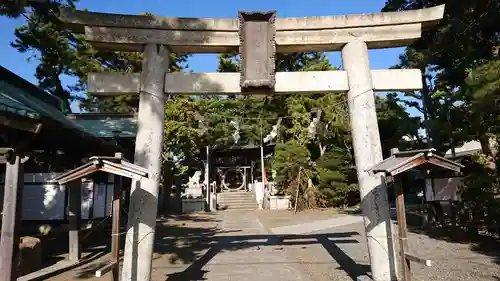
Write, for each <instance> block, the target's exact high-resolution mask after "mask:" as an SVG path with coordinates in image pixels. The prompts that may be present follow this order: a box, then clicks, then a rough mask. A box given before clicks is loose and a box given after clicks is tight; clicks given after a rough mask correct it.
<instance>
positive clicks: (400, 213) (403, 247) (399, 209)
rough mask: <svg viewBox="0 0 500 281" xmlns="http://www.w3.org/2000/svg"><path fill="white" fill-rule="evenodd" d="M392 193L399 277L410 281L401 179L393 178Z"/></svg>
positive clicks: (404, 280) (398, 177)
mask: <svg viewBox="0 0 500 281" xmlns="http://www.w3.org/2000/svg"><path fill="white" fill-rule="evenodd" d="M394 193H395V194H396V215H397V217H398V228H399V231H398V235H399V250H400V262H401V267H402V268H401V275H402V280H403V281H410V280H411V273H410V261H409V260H408V259H406V253H407V252H408V229H407V227H406V213H405V202H404V194H403V187H402V185H401V177H400V176H395V177H394Z"/></svg>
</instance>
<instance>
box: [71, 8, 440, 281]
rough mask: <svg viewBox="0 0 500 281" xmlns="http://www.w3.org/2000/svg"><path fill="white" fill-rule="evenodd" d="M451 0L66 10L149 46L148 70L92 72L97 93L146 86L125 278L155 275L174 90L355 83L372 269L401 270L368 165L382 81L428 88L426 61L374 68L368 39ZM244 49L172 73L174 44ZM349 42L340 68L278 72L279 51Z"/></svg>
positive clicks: (114, 45) (108, 35) (272, 90)
mask: <svg viewBox="0 0 500 281" xmlns="http://www.w3.org/2000/svg"><path fill="white" fill-rule="evenodd" d="M443 13H444V5H441V6H436V7H433V8H428V9H421V10H413V11H404V12H390V13H375V14H363V15H346V16H323V17H305V18H276V17H275V12H274V11H273V12H255V13H248V12H239V19H215V18H203V19H201V18H200V19H198V18H167V17H153V16H135V15H118V14H104V13H93V12H83V11H63V12H62V13H61V19H62V20H63V21H64V22H65V23H66V24H67V25H68V27H69V28H71V29H72V30H73V31H74V32H78V33H84V34H85V36H86V38H87V40H88V41H90V42H91V43H92V44H93V46H94V47H95V48H99V49H106V50H112V51H137V52H144V60H143V70H142V72H141V73H93V74H90V75H89V79H88V81H89V82H88V89H89V92H91V93H93V94H95V95H120V94H139V95H140V103H139V114H138V132H137V138H136V150H135V164H137V165H139V166H141V167H145V168H147V169H148V174H149V177H148V178H147V179H142V180H141V181H135V182H133V183H132V188H131V202H130V213H129V226H128V230H127V239H126V246H125V254H124V262H123V272H122V279H123V280H124V281H127V280H141V281H142V280H150V278H151V277H150V276H151V265H152V264H151V257H152V252H153V239H154V229H155V218H156V210H157V208H156V206H157V201H158V187H159V174H160V167H161V155H162V141H163V124H164V102H165V98H164V97H165V96H166V95H167V94H193V95H194V94H218V95H220V94H246V93H269V94H286V93H308V94H309V93H326V92H347V97H348V104H349V115H350V122H351V129H352V136H353V147H354V153H355V161H356V169H357V174H358V180H359V186H360V193H361V199H362V209H363V214H364V216H365V227H366V236H367V240H368V250H369V254H370V263H371V271H372V276H373V279H374V280H375V281H388V280H391V279H393V278H394V276H395V268H396V266H395V261H394V247H393V242H392V239H391V235H392V234H391V225H390V217H389V207H388V201H387V193H386V190H385V183H384V180H383V178H382V176H381V175H370V174H369V173H368V172H367V170H368V169H369V168H371V167H373V166H374V165H376V164H377V163H379V162H380V161H382V150H381V144H380V136H379V131H378V125H377V116H376V112H375V99H374V91H398V90H415V89H421V88H422V77H421V73H420V71H419V70H416V69H411V70H410V69H405V70H370V67H369V61H368V49H369V48H389V47H400V46H405V45H408V44H410V43H411V42H412V41H414V40H415V39H417V38H419V37H420V36H421V33H422V31H424V30H427V29H429V28H432V26H433V25H434V24H436V23H437V21H439V20H440V19H441V18H442V17H443ZM238 50H239V52H240V56H241V62H242V67H241V73H168V64H169V53H170V52H173V53H178V54H179V53H225V52H235V51H238ZM310 51H341V52H342V64H343V69H344V70H342V71H321V72H318V71H311V72H283V73H280V72H278V73H275V68H274V65H275V61H274V60H275V54H276V52H278V53H293V52H310Z"/></svg>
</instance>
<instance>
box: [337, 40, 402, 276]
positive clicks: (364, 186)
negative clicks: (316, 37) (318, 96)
mask: <svg viewBox="0 0 500 281" xmlns="http://www.w3.org/2000/svg"><path fill="white" fill-rule="evenodd" d="M342 65H343V67H344V69H345V70H346V71H347V76H348V83H349V91H348V92H347V97H348V103H349V119H350V123H351V135H352V143H353V148H354V158H355V163H356V172H357V176H358V184H359V190H360V196H361V208H362V211H363V215H364V223H365V229H366V239H367V244H368V254H369V258H370V264H371V269H372V276H373V280H376V281H379V280H380V281H382V280H384V281H385V280H396V278H397V270H396V268H397V266H396V259H395V251H394V243H393V241H392V237H391V235H392V231H391V220H390V214H389V201H388V198H387V190H386V185H385V182H384V178H383V177H382V176H381V175H380V174H377V175H369V174H368V172H367V170H368V169H370V168H371V167H373V166H375V165H376V164H377V163H380V161H382V160H383V156H382V146H381V143H380V134H379V129H378V123H377V112H376V109H375V94H374V91H373V88H374V87H373V83H372V75H371V71H370V63H369V59H368V47H367V45H366V43H365V42H363V41H357V40H356V41H352V42H349V43H347V44H346V45H345V46H344V47H343V48H342Z"/></svg>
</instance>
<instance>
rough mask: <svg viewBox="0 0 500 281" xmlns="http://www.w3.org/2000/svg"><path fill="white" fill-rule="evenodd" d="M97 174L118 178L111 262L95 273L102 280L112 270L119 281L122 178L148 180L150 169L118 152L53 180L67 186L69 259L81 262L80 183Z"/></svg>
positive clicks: (114, 203)
mask: <svg viewBox="0 0 500 281" xmlns="http://www.w3.org/2000/svg"><path fill="white" fill-rule="evenodd" d="M95 172H106V173H110V174H113V175H115V179H114V188H113V213H112V227H111V229H112V230H111V256H112V258H111V260H110V261H109V262H108V263H107V264H106V265H104V266H103V267H102V268H100V269H99V270H97V271H96V273H95V275H96V277H101V276H102V275H104V274H105V273H106V272H108V271H109V270H112V271H113V280H115V281H117V280H118V279H119V268H120V266H119V252H120V210H121V190H122V188H123V186H122V177H127V178H130V179H134V180H141V179H143V178H147V177H148V172H147V169H144V168H142V167H139V166H137V165H134V164H132V163H130V162H128V161H127V160H125V159H124V158H123V157H122V154H121V153H116V154H115V156H114V157H105V156H93V157H90V159H89V162H87V163H85V164H83V165H81V166H79V167H77V168H75V169H73V170H71V171H68V172H66V173H64V174H62V175H60V176H58V177H57V178H55V179H54V181H56V182H57V183H59V184H66V185H67V186H68V189H69V194H70V195H69V203H70V204H69V226H70V229H69V232H70V233H69V244H70V245H69V247H70V256H72V257H73V258H74V259H79V258H80V256H81V250H80V237H79V232H80V215H81V214H80V212H81V209H80V207H81V202H80V199H81V194H80V191H81V188H80V184H79V181H78V180H81V179H82V178H83V177H86V176H88V175H90V174H93V173H95Z"/></svg>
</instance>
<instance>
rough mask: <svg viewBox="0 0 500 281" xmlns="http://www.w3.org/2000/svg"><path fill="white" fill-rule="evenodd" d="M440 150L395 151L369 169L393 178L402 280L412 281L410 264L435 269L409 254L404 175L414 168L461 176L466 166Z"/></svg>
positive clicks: (423, 260)
mask: <svg viewBox="0 0 500 281" xmlns="http://www.w3.org/2000/svg"><path fill="white" fill-rule="evenodd" d="M435 151H436V150H435V149H433V148H431V149H422V150H410V151H401V152H399V150H398V149H397V148H393V149H391V154H392V156H391V157H389V158H387V159H385V160H383V161H382V162H380V163H378V164H377V165H376V166H375V167H373V168H371V169H369V170H368V172H369V173H371V174H376V173H384V174H385V175H386V176H389V177H391V178H392V182H393V186H394V192H395V196H396V215H397V221H398V226H399V231H398V236H399V253H400V263H401V273H400V275H401V280H402V281H410V280H411V279H412V278H411V271H410V261H413V262H418V263H421V264H424V265H426V266H431V265H432V261H431V260H428V259H424V258H420V257H417V256H416V255H414V254H411V253H410V252H409V251H408V228H407V225H406V211H405V202H404V194H403V186H402V183H401V182H402V180H401V176H402V174H403V173H404V172H406V171H408V170H410V169H423V170H426V171H429V170H441V171H449V172H453V173H459V172H460V169H461V168H463V167H464V166H463V165H461V164H458V163H456V162H453V161H451V160H449V159H446V158H444V157H441V156H439V155H437V154H435V153H434V152H435Z"/></svg>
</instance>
